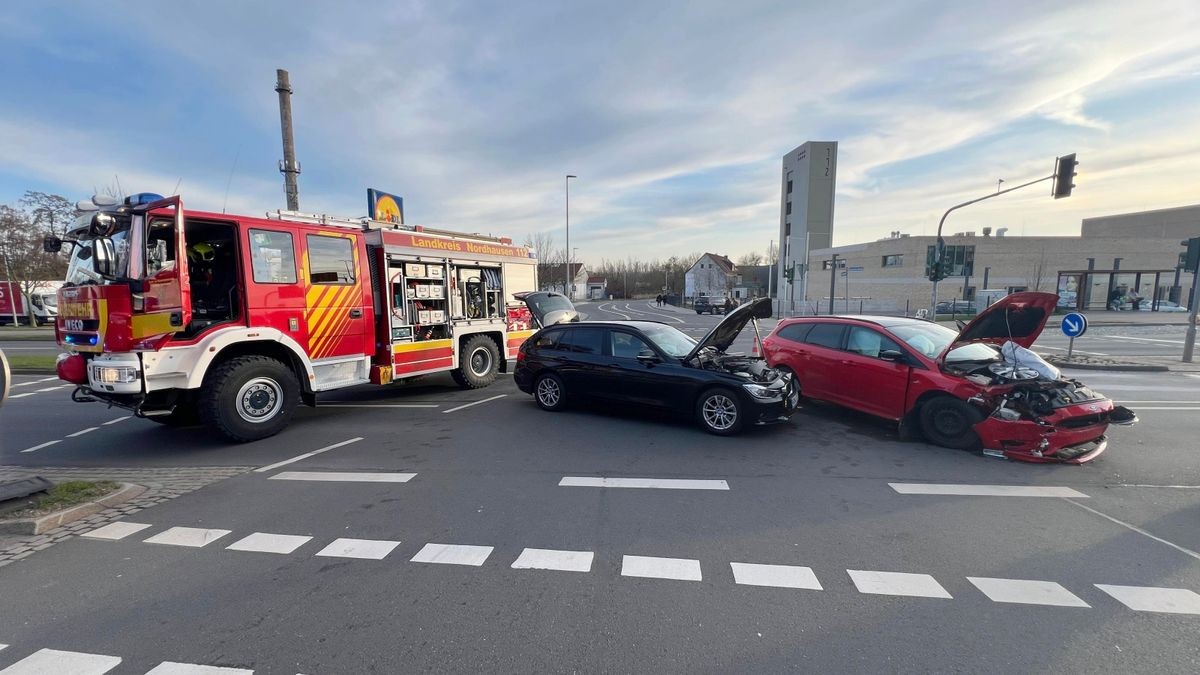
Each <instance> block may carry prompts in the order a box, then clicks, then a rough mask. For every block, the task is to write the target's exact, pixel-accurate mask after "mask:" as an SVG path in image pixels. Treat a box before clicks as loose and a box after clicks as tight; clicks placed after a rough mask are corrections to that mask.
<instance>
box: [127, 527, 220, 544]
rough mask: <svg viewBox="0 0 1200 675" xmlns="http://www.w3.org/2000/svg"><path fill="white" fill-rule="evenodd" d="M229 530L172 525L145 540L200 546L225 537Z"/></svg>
mask: <svg viewBox="0 0 1200 675" xmlns="http://www.w3.org/2000/svg"><path fill="white" fill-rule="evenodd" d="M229 532H230V531H229V530H214V529H207V528H203V527H172V528H171V529H169V530H166V531H164V532H159V533H158V534H156V535H154V536H153V537H150V538H149V539H145V540H143V541H145V542H146V543H147V544H165V545H167V546H187V547H189V548H200V547H202V546H207V545H209V544H211V543H212V542H214V541H216V540H218V539H220V538H221V537H224V536H225V535H227V534H229Z"/></svg>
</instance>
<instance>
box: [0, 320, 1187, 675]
mask: <svg viewBox="0 0 1200 675" xmlns="http://www.w3.org/2000/svg"><path fill="white" fill-rule="evenodd" d="M585 311H588V312H589V313H591V314H592V315H593V318H606V317H611V318H619V317H618V316H617V315H618V314H624V315H625V316H630V317H634V318H653V317H654V316H656V314H661V315H662V320H664V321H667V322H668V323H672V324H674V325H677V326H679V327H681V329H684V330H687V331H689V332H691V333H692V334H696V335H699V334H701V333H702V332H704V331H705V330H706V329H707V328H710V327H711V325H712V324H714V323H715V322H716V321H717V320H719V317H718V318H711V317H697V316H696V315H694V314H684V313H673V312H671V311H670V310H659V309H658V308H654V307H651V306H648V305H646V303H640V304H639V303H630V304H629V306H628V307H626V306H625V303H618V304H617V305H615V306H613V305H609V304H607V303H606V304H605V306H604V307H602V308H601V307H598V306H595V305H593V306H591V307H589V308H585ZM743 342H744V343H745V347H744V348H748V346H749V342H748V341H747V338H746V336H743V339H742V340H740V341H739V343H738V345H739V346H742V345H743ZM1116 342H1118V343H1119V342H1120V341H1116ZM1133 344H1134V345H1136V344H1137V343H1136V342H1135V343H1133ZM1148 344H1151V345H1152V344H1153V343H1148ZM1078 346H1079V345H1078V344H1077V347H1078ZM1133 348H1137V347H1136V346H1134V347H1133ZM1099 351H1107V350H1105V349H1100V350H1099ZM1076 374H1077V375H1078V376H1079V377H1080V378H1081V379H1083V380H1084V381H1086V382H1088V383H1090V384H1092V385H1094V386H1095V388H1097V389H1099V390H1100V391H1103V392H1105V393H1107V394H1109V395H1110V396H1113V397H1114V398H1116V399H1118V400H1121V401H1123V402H1126V403H1127V404H1128V405H1129V406H1130V407H1131V408H1134V409H1135V410H1137V411H1138V412H1139V415H1140V417H1141V419H1142V423H1141V424H1140V425H1138V426H1136V427H1133V428H1116V429H1114V430H1113V432H1112V443H1111V444H1110V448H1109V451H1108V452H1107V453H1106V454H1105V455H1104V456H1102V457H1101V458H1100V459H1099V460H1097V461H1096V462H1094V463H1092V464H1089V465H1086V466H1082V467H1076V466H1056V465H1031V464H1019V463H1014V462H1007V461H1002V460H996V459H990V458H985V457H982V456H978V455H974V454H970V453H965V452H958V451H952V450H945V449H941V448H936V447H932V446H928V445H925V444H922V443H905V442H900V441H899V440H898V439H897V438H896V434H895V431H894V429H892V428H890V426H889V425H887V424H885V423H883V422H878V421H875V420H873V419H870V418H867V417H865V416H862V415H858V414H855V413H851V412H848V411H844V410H840V409H836V408H833V407H831V406H828V405H824V404H819V403H812V402H807V403H805V404H804V406H803V409H802V411H801V412H800V414H798V415H797V416H796V418H795V419H794V420H793V422H792V423H790V424H788V425H783V426H778V427H770V428H762V429H752V430H750V431H749V432H748V433H746V434H744V435H743V436H741V437H738V438H729V439H727V438H717V437H713V436H709V435H706V434H704V433H702V432H700V431H699V430H698V429H696V428H695V427H694V426H693V425H692V424H691V423H690V422H689V421H688V420H678V419H663V418H662V416H661V415H658V414H656V413H653V412H649V411H639V412H635V413H631V414H626V413H623V412H621V411H615V410H608V409H592V408H579V407H576V408H573V409H570V410H568V411H566V412H564V413H559V414H551V413H545V412H542V411H541V410H539V409H537V407H536V406H535V405H534V404H533V402H532V400H530V398H529V397H528V396H525V395H523V394H521V393H520V392H519V391H517V390H516V388H515V387H514V386H513V384H512V381H511V378H510V377H507V376H502V380H501V382H499V383H497V384H496V385H493V386H492V387H489V388H487V389H484V390H479V391H469V392H468V391H462V390H458V389H455V388H454V387H452V386H451V382H450V380H449V378H445V377H437V378H429V379H427V380H425V381H422V382H420V383H418V384H415V385H407V386H403V387H396V388H388V389H374V388H360V389H355V390H351V391H348V392H339V393H337V394H336V395H331V396H329V397H327V398H326V400H324V401H323V403H324V404H327V405H323V406H322V407H321V408H318V409H316V410H310V409H302V410H300V411H299V412H298V414H297V416H296V418H295V421H294V423H293V424H292V426H291V427H290V428H288V429H287V430H286V431H285V432H284V433H282V434H280V435H279V436H277V437H275V438H272V439H268V440H266V441H262V442H259V443H254V444H249V445H237V446H232V445H226V444H224V443H222V442H220V441H217V440H215V439H213V438H212V437H210V436H209V435H208V434H207V433H205V432H204V430H202V429H192V430H173V429H167V428H162V427H158V426H156V425H155V424H153V423H151V422H147V421H144V420H136V419H126V415H125V414H124V413H121V412H119V411H115V410H106V409H104V408H103V407H102V406H100V405H97V404H72V403H70V402H69V401H67V400H66V395H67V393H68V392H69V389H65V388H53V387H58V386H59V385H56V384H55V382H53V381H46V382H39V381H37V380H39V379H41V378H36V377H31V376H21V377H19V378H18V381H17V384H18V386H17V387H16V388H15V389H14V393H15V394H16V395H17V396H19V398H15V399H13V400H12V401H10V402H9V403H7V404H6V405H5V406H4V407H3V408H0V466H4V465H10V466H11V465H23V466H59V467H64V466H72V467H97V468H101V467H115V466H128V467H163V468H169V467H196V466H256V467H260V468H265V469H266V470H263V471H249V472H246V473H243V474H241V475H238V476H236V477H234V478H230V479H227V480H224V481H220V482H218V483H215V484H212V485H209V486H208V487H205V488H202V489H200V490H198V491H196V492H192V493H190V494H186V495H184V496H182V497H179V498H177V499H174V500H172V501H169V502H166V503H164V504H161V505H159V506H156V507H153V508H151V509H148V510H145V511H141V512H138V513H135V514H133V515H130V516H128V517H126V518H125V519H124V520H125V521H126V522H131V523H137V524H140V525H145V526H147V527H145V528H144V529H141V530H138V531H137V532H135V533H132V534H128V535H127V536H125V537H123V538H120V539H116V540H103V539H89V538H73V539H69V540H67V541H65V542H62V543H59V544H56V545H54V546H51V547H49V548H46V549H45V550H42V551H39V552H37V553H35V554H33V555H31V556H29V557H27V558H24V559H22V560H20V561H17V562H15V563H13V564H9V565H7V566H4V567H0V605H2V608H3V611H0V645H8V647H7V648H4V649H0V668H4V667H6V666H10V665H11V664H15V663H18V662H21V661H23V660H25V659H27V658H33V657H35V655H36V654H38V652H39V650H42V649H53V650H66V651H71V652H78V653H80V654H82V655H83V656H81V657H77V658H80V659H83V660H85V661H89V662H90V663H92V664H98V663H111V661H107V662H104V661H101V660H98V659H101V658H102V657H113V658H120V659H121V662H120V664H119V665H117V666H116V667H115V668H113V669H112V670H111V671H108V672H112V673H145V672H147V671H149V670H150V669H152V668H154V667H156V666H158V665H159V664H161V663H163V662H166V661H170V662H180V663H185V664H200V665H209V666H224V667H230V668H243V669H248V670H253V671H254V672H260V673H289V674H290V673H307V674H309V675H312V674H314V673H359V672H410V671H418V670H436V671H455V672H458V671H474V672H477V671H485V670H486V671H491V672H536V671H554V672H563V671H568V672H680V671H691V672H696V671H704V672H709V671H739V672H742V671H753V672H782V671H812V672H880V671H887V672H962V671H969V672H1029V671H1041V672H1051V671H1053V672H1096V671H1121V672H1159V673H1166V672H1196V671H1197V670H1198V669H1200V644H1197V641H1196V640H1195V636H1196V634H1197V631H1198V630H1200V604H1195V603H1200V596H1195V595H1191V593H1193V592H1200V553H1197V552H1198V551H1200V528H1197V526H1196V524H1197V523H1198V522H1200V460H1198V459H1197V456H1196V450H1195V440H1194V439H1195V438H1196V436H1197V434H1200V416H1198V415H1197V413H1196V411H1197V410H1200V378H1196V377H1193V376H1189V375H1185V374H1178V373H1166V374H1152V375H1151V374H1134V373H1083V372H1078V373H1076ZM23 394H25V395H23ZM472 403H473V404H474V405H469V404H472ZM400 406H405V407H400ZM106 423H108V424H106ZM355 439H357V440H355ZM326 448H329V449H327V450H325V451H324V452H321V453H319V454H315V455H311V456H308V457H303V458H301V459H297V460H296V461H293V462H290V463H287V464H284V465H279V466H271V465H274V464H278V463H280V462H285V461H287V460H289V459H293V458H297V457H302V456H303V455H305V454H307V453H310V452H313V451H318V450H323V449H326ZM26 451H28V452H26ZM0 471H3V469H2V468H0ZM289 472H291V473H290V474H289ZM314 472H325V473H326V475H320V476H317V475H313V474H314ZM601 477H603V478H607V479H609V481H607V482H601V483H599V485H600V486H593V485H595V484H597V483H596V479H598V478H601ZM288 478H293V479H307V480H289V479H288ZM314 478H321V479H322V480H312V479H314ZM564 478H566V479H568V480H567V481H565V482H566V483H567V484H566V485H560V483H562V482H564V480H563V479H564ZM572 478H575V479H580V480H574V481H572V480H570V479H572ZM613 479H648V480H649V483H643V484H648V485H649V487H644V488H641V489H630V488H626V487H620V484H621V483H620V481H619V480H613ZM366 481H370V482H366ZM401 481H403V482H401ZM667 481H688V482H685V483H670V482H667ZM721 481H723V483H721ZM573 483H582V484H583V485H579V486H575V485H573ZM893 484H898V487H897V486H893ZM903 484H921V485H933V486H934V487H933V490H935V491H937V490H943V489H948V488H943V487H941V486H945V485H963V484H966V485H999V486H1007V487H1010V488H1013V487H1022V486H1036V487H1039V488H1047V489H1051V488H1058V490H1053V489H1052V490H1050V493H1051V494H1054V495H1063V494H1068V495H1070V494H1073V493H1069V492H1064V491H1063V490H1074V491H1075V492H1076V493H1078V494H1073V496H1070V497H1069V498H1068V497H1063V496H1042V497H1030V496H1017V495H1016V494H1013V493H1012V492H1011V490H1010V491H1009V492H1008V493H1007V494H1005V491H1004V490H1000V493H1001V496H971V495H946V494H932V495H931V494H907V493H906V492H905V490H906V488H904V487H903ZM668 487H669V488H674V489H667V488H668ZM702 488H703V489H702ZM713 488H727V489H713ZM176 527H185V528H199V529H202V530H208V531H209V532H206V533H195V532H191V531H178V530H172V528H176ZM223 531H228V532H227V533H224V534H222V532H223ZM251 535H255V536H253V537H252V536H251ZM264 535H288V536H290V537H297V538H296V539H292V538H286V537H268V536H264ZM189 536H197V537H200V539H199V541H206V540H209V541H211V543H207V544H205V545H204V546H201V547H192V546H183V545H179V544H184V543H188V541H189ZM248 537H249V539H247V538H248ZM214 538H215V539H214ZM306 538H311V539H306ZM147 539H150V540H152V541H150V542H147V541H146V540H147ZM345 539H353V540H366V541H359V542H346V541H341V540H345ZM155 542H168V543H155ZM170 542H174V544H176V545H172V544H171V543H170ZM235 542H236V543H237V545H236V546H235V548H234V549H232V550H231V549H229V548H227V547H229V546H231V545H234V544H235ZM438 545H450V546H449V547H443V546H438ZM246 548H249V549H257V550H238V549H246ZM267 549H272V550H274V551H279V552H267ZM539 551H559V552H560V553H546V552H539ZM563 552H574V553H573V554H572V553H563ZM588 554H591V555H590V556H589V555H588ZM350 555H357V556H366V557H347V556H350ZM630 556H633V557H630ZM646 558H648V559H646ZM661 558H668V559H673V560H661ZM767 566H784V567H767ZM539 567H541V568H545V567H552V568H556V569H537V568H539ZM881 573H882V574H881ZM889 573H902V574H900V575H892V574H889ZM636 575H643V576H636ZM644 575H650V577H647V576H644ZM662 577H669V578H662ZM989 580H991V581H989ZM995 580H1000V581H995ZM1013 580H1016V581H1013ZM1029 581H1037V582H1048V583H1042V584H1031V583H1027V582H1029ZM755 584H766V585H755ZM1098 585H1099V586H1098ZM1101 586H1105V587H1106V588H1107V589H1108V590H1107V591H1106V590H1105V589H1104V588H1101ZM1112 587H1131V588H1132V589H1133V590H1124V591H1123V590H1121V589H1120V588H1112ZM1148 588H1166V589H1172V590H1166V591H1152V590H1146V589H1148ZM1119 598H1120V599H1119ZM1122 599H1123V600H1122ZM1026 603H1034V604H1026ZM47 656H50V657H53V656H55V655H54V654H52V653H51V654H48V655H47V654H46V653H42V656H41V657H40V658H46V657H47ZM29 663H30V662H28V661H26V662H25V665H28V664H29ZM59 663H61V662H59ZM55 668H56V669H50V670H44V671H42V672H55V673H58V672H70V671H68V670H64V669H62V667H61V666H60V665H56V666H55ZM3 672H5V671H3V670H0V673H3ZM19 672H23V671H19ZM34 672H37V671H34ZM80 672H104V671H102V670H93V671H80ZM181 672H190V671H181ZM195 672H201V671H195Z"/></svg>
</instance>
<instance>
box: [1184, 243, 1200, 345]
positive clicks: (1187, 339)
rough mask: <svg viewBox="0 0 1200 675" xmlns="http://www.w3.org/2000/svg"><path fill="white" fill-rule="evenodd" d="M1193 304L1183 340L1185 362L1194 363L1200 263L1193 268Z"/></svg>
mask: <svg viewBox="0 0 1200 675" xmlns="http://www.w3.org/2000/svg"><path fill="white" fill-rule="evenodd" d="M1191 272H1192V302H1191V303H1190V304H1191V310H1192V311H1191V312H1189V313H1188V326H1187V334H1186V335H1185V336H1184V338H1183V362H1184V363H1191V362H1192V352H1193V351H1195V349H1196V310H1197V309H1198V308H1200V293H1197V292H1196V280H1197V279H1200V261H1198V262H1197V264H1196V266H1195V267H1193V268H1192V270H1191Z"/></svg>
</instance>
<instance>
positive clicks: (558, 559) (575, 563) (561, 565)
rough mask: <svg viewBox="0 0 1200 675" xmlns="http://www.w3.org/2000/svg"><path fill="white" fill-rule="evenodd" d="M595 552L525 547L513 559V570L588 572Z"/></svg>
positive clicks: (590, 569)
mask: <svg viewBox="0 0 1200 675" xmlns="http://www.w3.org/2000/svg"><path fill="white" fill-rule="evenodd" d="M595 555H596V554H595V553H592V552H591V551H556V550H552V549H545V548H527V549H525V550H524V551H521V555H519V556H517V559H516V560H515V561H513V564H512V568H513V569H514V570H561V571H564V572H590V571H592V559H593V558H594V557H595Z"/></svg>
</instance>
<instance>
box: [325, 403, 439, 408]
mask: <svg viewBox="0 0 1200 675" xmlns="http://www.w3.org/2000/svg"><path fill="white" fill-rule="evenodd" d="M321 407H322V408H436V407H437V405H436V404H434V403H322V404H321Z"/></svg>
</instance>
